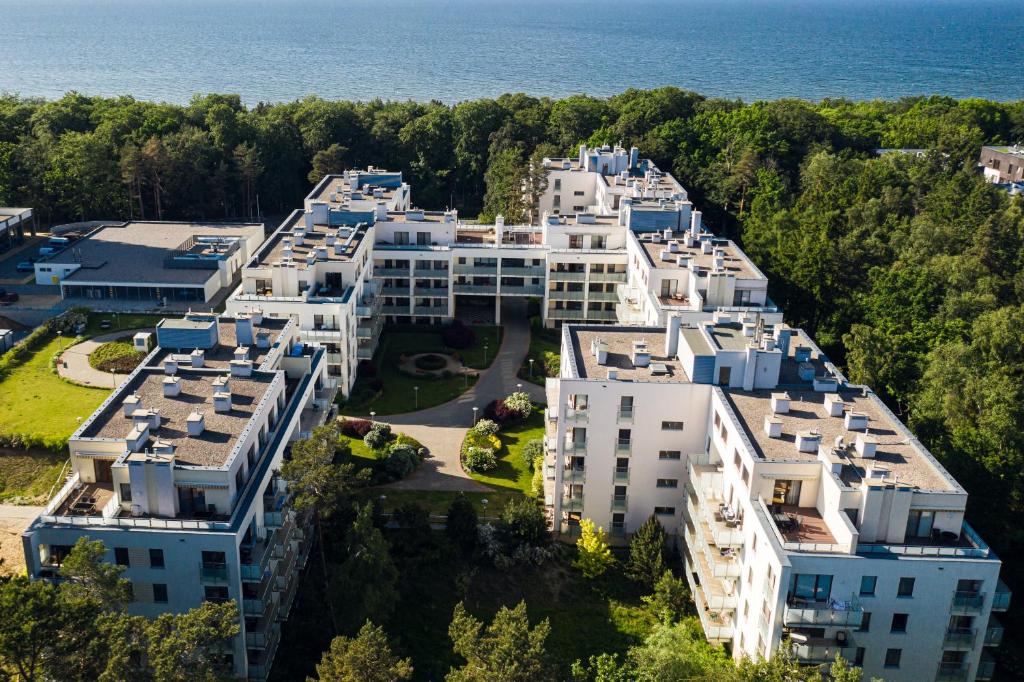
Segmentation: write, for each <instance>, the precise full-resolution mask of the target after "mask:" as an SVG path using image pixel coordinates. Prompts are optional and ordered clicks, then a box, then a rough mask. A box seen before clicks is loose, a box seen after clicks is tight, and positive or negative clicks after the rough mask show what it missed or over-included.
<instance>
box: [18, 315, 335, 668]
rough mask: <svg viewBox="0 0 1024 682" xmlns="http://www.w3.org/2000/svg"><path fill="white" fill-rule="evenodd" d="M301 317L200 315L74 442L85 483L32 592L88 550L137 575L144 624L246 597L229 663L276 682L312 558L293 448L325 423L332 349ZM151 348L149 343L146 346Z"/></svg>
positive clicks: (59, 516)
mask: <svg viewBox="0 0 1024 682" xmlns="http://www.w3.org/2000/svg"><path fill="white" fill-rule="evenodd" d="M297 331H298V330H297V327H296V325H295V324H294V323H292V322H291V321H290V320H288V319H273V318H267V317H263V316H261V315H259V314H256V315H252V316H239V317H237V318H235V319H233V320H232V319H227V318H218V317H216V316H212V315H196V314H190V315H188V316H186V317H185V318H183V319H167V320H163V321H162V322H161V323H160V324H159V325H158V326H157V329H156V337H157V343H158V345H157V347H156V348H155V350H153V351H152V352H151V353H150V354H149V355H148V356H147V357H146V359H145V360H144V361H143V363H142V364H141V365H140V366H139V367H138V368H137V369H136V370H135V371H134V372H132V373H131V374H130V375H129V376H128V377H127V378H126V379H125V380H124V382H123V383H122V384H121V385H120V386H119V387H118V388H117V389H116V390H115V391H114V392H113V393H112V394H111V395H110V397H109V398H108V399H107V400H106V401H105V402H104V403H103V404H102V405H101V406H100V407H99V408H98V409H97V410H96V411H95V412H94V413H93V414H92V415H91V416H89V418H88V419H86V420H85V421H84V422H83V423H82V425H81V427H80V428H79V429H78V430H77V431H75V433H74V434H73V435H72V436H71V438H70V440H69V450H70V455H71V457H70V464H71V475H70V477H69V479H68V481H67V484H66V485H64V487H63V488H62V489H61V490H60V491H59V492H58V493H57V495H56V496H55V497H54V498H53V499H52V500H50V502H49V504H48V505H47V506H46V509H45V511H44V512H43V513H42V514H41V515H40V516H39V517H38V518H37V519H36V520H35V521H34V522H33V523H32V525H31V526H30V527H29V528H28V530H26V531H25V533H24V535H23V542H24V548H25V558H26V563H27V566H28V572H29V575H30V576H31V577H33V578H52V577H55V576H56V575H57V572H58V570H59V568H60V565H61V563H62V561H63V560H64V558H65V557H66V556H67V554H68V552H69V551H70V549H71V547H72V546H73V545H74V544H75V542H76V541H77V540H78V539H79V538H80V537H87V538H89V539H91V540H102V541H103V543H104V545H105V546H106V547H107V549H108V557H107V559H108V561H110V562H111V563H117V564H120V565H122V566H124V567H125V569H126V570H125V572H124V576H125V577H126V578H127V579H129V580H130V581H131V583H132V591H133V596H134V601H133V602H132V603H131V604H130V605H129V611H130V612H131V613H134V614H139V615H144V616H150V617H153V616H157V615H159V614H161V613H165V612H175V613H177V612H183V611H187V610H188V609H190V608H194V607H197V606H199V605H200V604H202V602H203V601H215V602H220V601H227V600H229V599H234V600H235V601H236V602H237V604H238V606H239V609H240V611H241V614H242V630H241V633H240V634H239V635H238V637H237V638H236V639H235V641H234V642H233V644H232V645H231V647H230V649H229V650H228V651H227V652H225V655H227V656H230V659H231V661H232V664H233V667H234V671H235V674H236V675H237V676H238V677H241V678H248V679H253V680H263V679H266V676H267V674H268V672H269V670H270V666H271V662H272V661H273V658H274V654H275V652H276V650H277V646H278V642H279V640H280V623H281V622H282V621H283V620H285V619H286V618H287V616H288V613H289V609H290V608H291V606H292V603H293V600H294V597H295V592H296V589H297V584H298V572H299V569H300V568H301V566H302V565H303V564H304V563H305V561H306V558H307V555H308V549H309V545H308V543H307V542H306V541H305V533H306V525H307V524H306V521H305V519H303V518H301V517H298V516H297V515H296V513H295V512H294V511H293V510H291V509H289V503H288V495H287V492H286V490H285V486H284V482H283V481H282V480H280V479H279V478H278V474H277V472H278V470H279V469H280V466H281V463H282V461H283V458H284V457H285V452H286V450H287V448H288V446H289V443H290V442H291V441H292V440H295V439H297V438H299V437H300V436H302V435H304V434H305V433H307V432H308V431H311V430H312V429H313V428H315V427H316V426H318V425H320V424H322V423H323V422H324V419H325V416H326V415H327V410H328V407H329V405H330V401H331V397H332V396H331V393H330V391H329V390H326V389H325V385H324V375H325V366H326V362H325V358H324V351H323V349H322V348H319V347H315V346H310V345H308V344H302V343H300V342H299V341H298V334H297ZM139 344H140V345H142V346H145V345H146V344H147V339H146V338H145V335H143V337H141V338H140V339H139Z"/></svg>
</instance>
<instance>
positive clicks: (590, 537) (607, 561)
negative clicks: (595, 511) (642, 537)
mask: <svg viewBox="0 0 1024 682" xmlns="http://www.w3.org/2000/svg"><path fill="white" fill-rule="evenodd" d="M614 564H615V557H613V556H612V550H611V547H609V546H608V540H607V538H606V537H605V532H604V528H601V527H600V526H595V525H594V522H593V521H591V520H590V519H583V520H582V521H580V537H579V539H578V540H576V560H575V561H574V562H573V564H572V565H573V566H575V567H576V568H578V569H580V571H582V572H583V577H585V578H596V577H598V576H600V575H602V574H603V573H604V572H605V571H607V570H608V569H609V568H610V567H611V566H613V565H614Z"/></svg>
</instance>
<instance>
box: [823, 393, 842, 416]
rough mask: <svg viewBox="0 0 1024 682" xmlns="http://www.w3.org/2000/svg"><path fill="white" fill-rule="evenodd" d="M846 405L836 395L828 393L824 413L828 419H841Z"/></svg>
mask: <svg viewBox="0 0 1024 682" xmlns="http://www.w3.org/2000/svg"><path fill="white" fill-rule="evenodd" d="M845 407H846V403H845V402H843V399H842V398H840V397H839V394H838V393H829V394H828V395H827V396H825V412H827V413H828V416H830V417H842V416H843V409H844V408H845Z"/></svg>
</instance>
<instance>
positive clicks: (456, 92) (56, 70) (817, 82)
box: [0, 0, 1024, 104]
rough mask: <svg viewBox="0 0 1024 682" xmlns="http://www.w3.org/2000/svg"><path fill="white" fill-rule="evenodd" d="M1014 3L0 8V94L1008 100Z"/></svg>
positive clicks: (3, 0)
mask: <svg viewBox="0 0 1024 682" xmlns="http://www.w3.org/2000/svg"><path fill="white" fill-rule="evenodd" d="M1022 47H1024V0H1010V1H1007V0H162V1H157V0H0V91H7V92H17V93H21V94H22V95H40V96H47V97H56V96H59V95H61V94H62V93H64V92H66V91H68V90H78V91H80V92H85V93H88V94H103V95H115V94H131V95H133V96H135V97H137V98H142V99H154V100H164V101H170V102H186V101H187V100H188V99H189V98H190V97H191V96H192V95H193V94H194V93H199V92H234V93H239V94H240V95H241V96H242V97H243V99H244V100H245V101H246V102H247V103H249V104H253V103H256V102H259V101H274V102H276V101H285V100H292V99H295V98H298V97H302V96H304V95H306V94H310V93H315V94H318V95H321V96H323V97H327V98H342V99H359V100H366V99H371V98H374V97H383V98H392V99H395V98H398V99H407V98H411V99H415V100H428V99H438V100H442V101H445V102H453V101H458V100H463V99H470V98H475V97H481V96H495V95H498V94H501V93H503V92H527V93H530V94H534V95H550V96H563V95H567V94H572V93H577V92H587V93H590V94H595V95H609V94H614V93H616V92H620V91H622V90H624V89H625V88H628V87H642V88H647V87H656V86H660V85H676V86H679V87H683V88H688V89H692V90H697V91H699V92H702V93H705V94H708V95H716V96H725V97H739V98H742V99H744V100H754V99H766V98H777V97H803V98H809V99H821V98H824V97H849V98H854V99H871V98H876V97H882V98H895V97H900V96H903V95H915V94H944V95H951V96H955V97H987V98H993V99H1000V100H1011V99H1022V98H1024V49H1022Z"/></svg>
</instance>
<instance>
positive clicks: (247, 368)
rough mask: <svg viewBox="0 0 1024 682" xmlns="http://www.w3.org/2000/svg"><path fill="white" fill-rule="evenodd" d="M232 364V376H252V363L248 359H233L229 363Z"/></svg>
mask: <svg viewBox="0 0 1024 682" xmlns="http://www.w3.org/2000/svg"><path fill="white" fill-rule="evenodd" d="M228 364H229V365H230V366H231V376H233V377H248V376H252V363H251V362H249V361H248V360H232V361H231V362H230V363H228Z"/></svg>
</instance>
